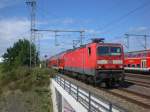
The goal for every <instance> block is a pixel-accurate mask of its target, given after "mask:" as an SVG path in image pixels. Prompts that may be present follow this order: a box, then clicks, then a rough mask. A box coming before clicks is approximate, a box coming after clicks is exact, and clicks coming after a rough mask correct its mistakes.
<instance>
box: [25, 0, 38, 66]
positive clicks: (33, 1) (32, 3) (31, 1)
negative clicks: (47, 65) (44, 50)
mask: <svg viewBox="0 0 150 112" xmlns="http://www.w3.org/2000/svg"><path fill="white" fill-rule="evenodd" d="M26 4H27V5H28V6H30V7H31V9H30V10H31V12H30V16H31V17H30V19H31V26H30V27H31V28H30V30H31V35H30V68H31V67H32V58H33V59H34V64H35V66H36V55H37V54H36V52H35V54H34V55H33V57H32V43H35V38H36V37H35V31H34V29H35V17H36V0H27V1H26ZM35 49H36V48H35Z"/></svg>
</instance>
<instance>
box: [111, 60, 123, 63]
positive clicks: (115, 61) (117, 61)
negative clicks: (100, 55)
mask: <svg viewBox="0 0 150 112" xmlns="http://www.w3.org/2000/svg"><path fill="white" fill-rule="evenodd" d="M113 64H123V61H122V60H113Z"/></svg>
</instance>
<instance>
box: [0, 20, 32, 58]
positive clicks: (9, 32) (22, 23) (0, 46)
mask: <svg viewBox="0 0 150 112" xmlns="http://www.w3.org/2000/svg"><path fill="white" fill-rule="evenodd" d="M0 28H1V30H0V56H1V55H2V54H3V53H4V52H5V50H6V49H7V48H8V47H10V46H11V45H12V44H13V43H14V42H15V41H17V40H18V39H20V38H25V37H26V36H27V34H28V33H27V32H28V31H29V28H30V22H29V21H28V20H26V19H24V18H13V19H1V20H0Z"/></svg>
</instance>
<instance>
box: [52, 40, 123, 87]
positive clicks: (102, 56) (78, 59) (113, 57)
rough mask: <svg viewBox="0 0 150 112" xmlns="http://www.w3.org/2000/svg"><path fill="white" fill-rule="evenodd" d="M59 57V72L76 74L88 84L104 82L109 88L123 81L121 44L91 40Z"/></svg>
mask: <svg viewBox="0 0 150 112" xmlns="http://www.w3.org/2000/svg"><path fill="white" fill-rule="evenodd" d="M59 57H61V59H59V58H58V60H61V61H59V62H62V63H60V64H61V67H60V69H61V71H63V72H67V73H68V72H70V73H73V74H76V75H77V76H78V77H82V79H85V80H88V81H89V82H93V83H95V84H97V83H101V82H105V83H106V85H107V86H111V85H112V84H114V83H116V82H119V81H121V80H123V79H124V74H123V72H124V69H123V62H124V52H123V47H122V45H121V44H114V43H104V42H102V41H97V40H93V42H92V43H89V44H86V45H83V46H81V47H79V48H76V49H72V50H68V51H66V52H63V54H61V55H60V56H59ZM50 61H51V59H50ZM70 75H71V74H70Z"/></svg>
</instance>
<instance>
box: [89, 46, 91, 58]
mask: <svg viewBox="0 0 150 112" xmlns="http://www.w3.org/2000/svg"><path fill="white" fill-rule="evenodd" d="M88 55H89V56H90V55H91V47H88Z"/></svg>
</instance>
